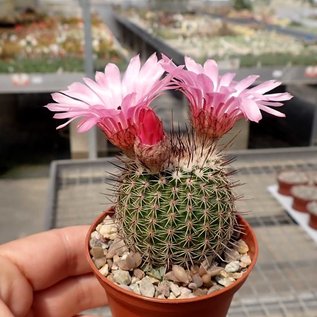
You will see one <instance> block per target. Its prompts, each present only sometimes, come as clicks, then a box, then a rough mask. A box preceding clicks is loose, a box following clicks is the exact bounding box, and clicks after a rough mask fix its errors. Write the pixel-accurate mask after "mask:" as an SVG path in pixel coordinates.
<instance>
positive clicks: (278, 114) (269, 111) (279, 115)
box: [260, 105, 285, 117]
mask: <svg viewBox="0 0 317 317" xmlns="http://www.w3.org/2000/svg"><path fill="white" fill-rule="evenodd" d="M260 109H261V110H263V111H265V112H267V113H270V114H272V115H273V116H276V117H285V114H284V113H282V112H280V111H277V110H275V109H272V108H269V107H267V106H263V105H262V106H260Z"/></svg>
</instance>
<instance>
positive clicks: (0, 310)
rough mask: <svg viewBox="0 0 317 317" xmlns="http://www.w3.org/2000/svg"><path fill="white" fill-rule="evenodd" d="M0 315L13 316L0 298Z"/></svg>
mask: <svg viewBox="0 0 317 317" xmlns="http://www.w3.org/2000/svg"><path fill="white" fill-rule="evenodd" d="M0 316H1V317H14V315H13V314H12V313H11V312H10V311H9V308H8V307H7V305H6V304H5V303H4V302H3V301H1V300H0Z"/></svg>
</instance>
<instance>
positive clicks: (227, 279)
mask: <svg viewBox="0 0 317 317" xmlns="http://www.w3.org/2000/svg"><path fill="white" fill-rule="evenodd" d="M216 280H217V282H218V283H219V284H220V285H223V286H225V287H226V286H229V285H230V284H232V283H233V282H234V281H235V279H234V278H233V277H218V276H216Z"/></svg>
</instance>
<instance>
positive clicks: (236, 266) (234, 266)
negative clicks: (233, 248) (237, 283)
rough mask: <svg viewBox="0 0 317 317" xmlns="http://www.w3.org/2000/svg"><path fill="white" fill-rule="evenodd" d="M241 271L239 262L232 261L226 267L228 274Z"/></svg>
mask: <svg viewBox="0 0 317 317" xmlns="http://www.w3.org/2000/svg"><path fill="white" fill-rule="evenodd" d="M239 269H240V264H239V261H232V262H230V263H228V264H227V265H226V266H225V271H226V272H228V273H235V272H237V271H238V270H239Z"/></svg>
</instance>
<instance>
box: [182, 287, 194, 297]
mask: <svg viewBox="0 0 317 317" xmlns="http://www.w3.org/2000/svg"><path fill="white" fill-rule="evenodd" d="M179 289H180V291H181V295H180V297H181V298H187V297H188V295H189V294H191V292H192V291H191V290H190V289H189V288H187V287H183V286H181V287H180V288H179Z"/></svg>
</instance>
